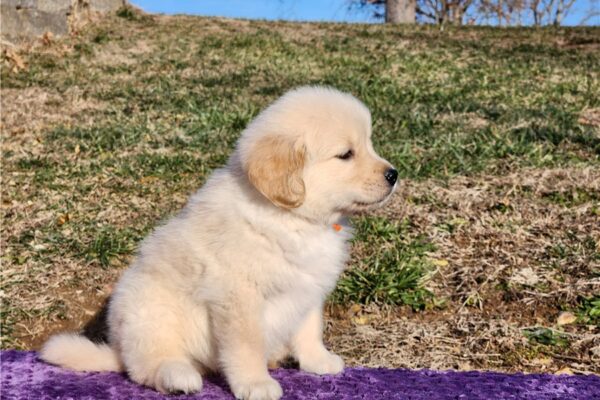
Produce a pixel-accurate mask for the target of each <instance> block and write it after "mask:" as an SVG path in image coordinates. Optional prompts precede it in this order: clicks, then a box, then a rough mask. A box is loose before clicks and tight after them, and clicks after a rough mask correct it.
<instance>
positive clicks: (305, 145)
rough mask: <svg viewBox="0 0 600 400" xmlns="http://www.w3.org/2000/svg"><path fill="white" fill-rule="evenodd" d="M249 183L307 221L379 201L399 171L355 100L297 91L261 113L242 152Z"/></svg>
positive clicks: (244, 138)
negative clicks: (376, 143)
mask: <svg viewBox="0 0 600 400" xmlns="http://www.w3.org/2000/svg"><path fill="white" fill-rule="evenodd" d="M239 152H240V157H241V160H242V167H243V169H244V170H245V171H246V173H247V175H248V178H249V180H250V182H251V183H252V184H253V185H254V187H255V188H256V189H257V190H258V191H259V192H261V193H262V194H263V195H264V196H265V197H266V198H267V199H269V200H270V201H271V202H273V203H274V204H275V205H276V206H278V207H281V208H285V209H289V210H290V211H292V212H294V213H297V214H300V215H303V216H306V217H308V218H314V219H320V220H330V219H332V218H336V217H338V216H339V215H340V214H348V213H353V212H357V211H362V210H366V209H369V208H372V207H376V206H378V205H380V204H382V203H383V202H384V201H385V200H386V199H387V198H388V197H389V196H390V195H391V193H392V192H393V190H394V188H395V186H396V178H397V172H396V171H395V170H394V169H393V167H392V166H391V164H390V163H389V162H387V161H386V160H384V159H382V158H381V157H379V156H378V155H377V154H376V153H375V151H374V150H373V146H372V143H371V116H370V113H369V111H368V110H367V108H366V107H365V106H364V105H363V104H362V103H361V102H359V101H358V100H357V99H355V98H354V97H352V96H350V95H348V94H344V93H341V92H338V91H335V90H332V89H324V88H301V89H298V90H296V91H293V92H290V93H288V94H286V95H285V96H283V97H282V98H281V99H280V100H278V101H277V102H275V103H274V104H273V105H272V106H271V107H269V108H268V109H267V110H265V111H263V113H261V115H259V116H258V117H257V119H256V120H255V121H253V122H252V124H251V125H250V126H249V127H248V129H247V130H246V131H245V132H244V134H243V136H242V138H241V140H240V147H239Z"/></svg>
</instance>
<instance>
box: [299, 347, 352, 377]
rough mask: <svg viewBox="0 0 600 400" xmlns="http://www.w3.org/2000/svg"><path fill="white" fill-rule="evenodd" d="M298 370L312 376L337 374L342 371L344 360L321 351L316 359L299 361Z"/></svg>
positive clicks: (308, 358) (310, 358) (309, 358)
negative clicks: (310, 373) (309, 373)
mask: <svg viewBox="0 0 600 400" xmlns="http://www.w3.org/2000/svg"><path fill="white" fill-rule="evenodd" d="M300 369H302V370H303V371H306V372H312V373H313V374H318V375H324V374H339V373H340V372H342V371H343V370H344V360H342V357H340V356H338V355H337V354H333V353H330V352H329V351H323V352H322V353H320V354H319V356H317V357H307V358H306V359H303V360H300Z"/></svg>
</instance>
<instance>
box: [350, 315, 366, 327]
mask: <svg viewBox="0 0 600 400" xmlns="http://www.w3.org/2000/svg"><path fill="white" fill-rule="evenodd" d="M369 320H370V318H369V316H368V315H357V316H356V317H354V318H352V322H354V323H355V324H356V325H367V324H368V323H369Z"/></svg>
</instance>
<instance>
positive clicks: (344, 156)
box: [335, 150, 354, 160]
mask: <svg viewBox="0 0 600 400" xmlns="http://www.w3.org/2000/svg"><path fill="white" fill-rule="evenodd" d="M353 156H354V152H353V151H352V150H348V151H347V152H345V153H344V154H339V155H337V156H335V157H336V158H339V159H340V160H349V159H351V158H352V157H353Z"/></svg>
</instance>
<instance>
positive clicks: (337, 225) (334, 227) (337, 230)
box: [333, 224, 342, 232]
mask: <svg viewBox="0 0 600 400" xmlns="http://www.w3.org/2000/svg"><path fill="white" fill-rule="evenodd" d="M333 230H335V231H336V232H339V231H341V230H342V226H341V225H340V224H333Z"/></svg>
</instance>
